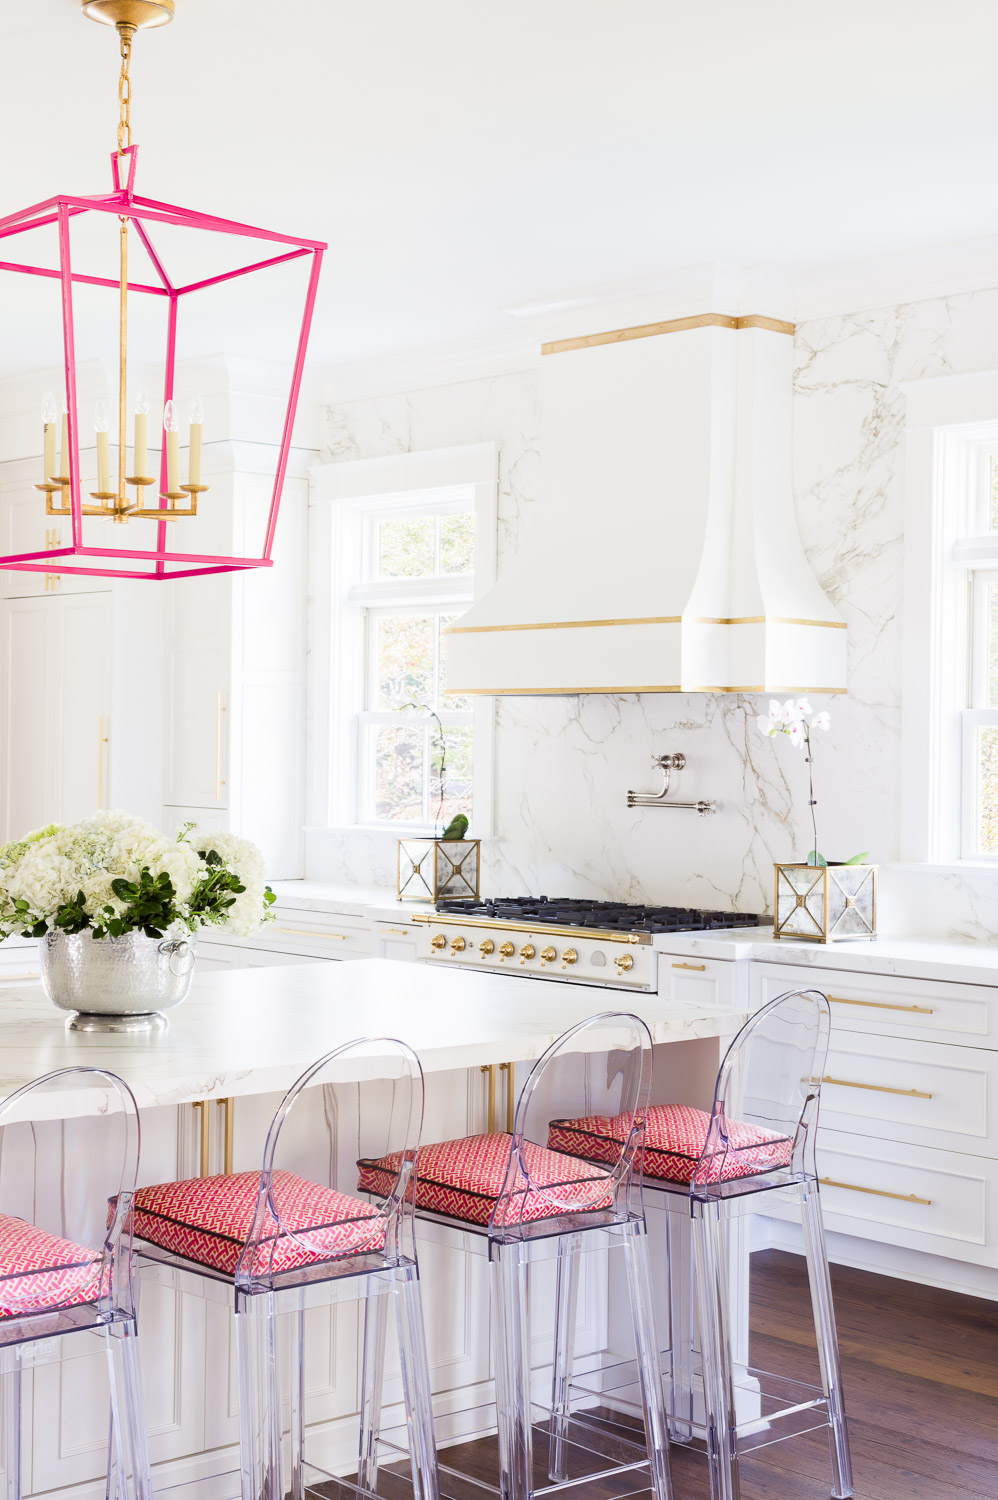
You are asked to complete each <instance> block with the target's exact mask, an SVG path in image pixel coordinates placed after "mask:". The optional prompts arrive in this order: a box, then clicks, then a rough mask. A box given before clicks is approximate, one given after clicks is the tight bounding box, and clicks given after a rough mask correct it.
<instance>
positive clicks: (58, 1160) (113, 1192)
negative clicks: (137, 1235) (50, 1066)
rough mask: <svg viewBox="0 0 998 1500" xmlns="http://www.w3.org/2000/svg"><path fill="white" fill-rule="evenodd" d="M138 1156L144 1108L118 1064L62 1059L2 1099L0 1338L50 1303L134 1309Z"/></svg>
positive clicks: (73, 1317)
mask: <svg viewBox="0 0 998 1500" xmlns="http://www.w3.org/2000/svg"><path fill="white" fill-rule="evenodd" d="M138 1162H139V1114H138V1109H137V1107H136V1104H135V1098H134V1096H133V1094H132V1091H131V1089H130V1088H129V1087H128V1085H127V1083H125V1082H124V1080H123V1079H121V1078H119V1077H118V1075H117V1074H116V1073H110V1072H108V1071H107V1070H106V1069H103V1068H86V1067H75V1068H61V1069H59V1070H58V1071H57V1072H53V1073H46V1074H44V1075H43V1076H42V1077H41V1078H36V1079H34V1080H33V1081H32V1082H31V1083H28V1084H25V1085H24V1087H23V1088H20V1089H18V1090H17V1091H16V1092H15V1093H13V1094H10V1095H9V1096H8V1097H7V1098H6V1099H5V1100H4V1101H3V1103H2V1104H0V1262H2V1263H3V1279H2V1280H0V1343H2V1342H6V1341H8V1340H12V1339H16V1338H17V1337H18V1336H20V1337H23V1336H24V1332H23V1327H22V1331H21V1332H20V1334H19V1331H18V1326H17V1325H18V1323H19V1322H20V1323H22V1325H23V1320H24V1319H33V1318H37V1316H39V1314H40V1313H41V1312H42V1311H44V1313H45V1316H46V1317H54V1318H55V1319H56V1321H57V1322H58V1321H59V1314H58V1313H57V1312H53V1309H58V1308H70V1309H74V1312H73V1313H72V1314H66V1315H65V1317H64V1318H63V1319H62V1321H63V1322H67V1323H69V1322H78V1321H80V1320H82V1319H85V1318H87V1317H92V1316H93V1313H94V1311H96V1313H97V1315H98V1316H99V1317H101V1318H110V1317H111V1316H112V1314H113V1313H115V1312H120V1313H124V1314H125V1315H126V1316H131V1314H132V1313H133V1312H134V1306H135V1302H134V1290H133V1281H132V1238H131V1236H132V1229H131V1210H132V1198H133V1195H134V1192H135V1179H136V1174H137V1171H138ZM34 1231H38V1232H39V1233H38V1234H35V1233H34ZM47 1236H52V1237H53V1239H52V1240H49V1239H47V1238H43V1237H47ZM91 1303H92V1304H94V1306H93V1308H91V1310H90V1312H89V1313H88V1312H86V1311H85V1309H86V1308H87V1307H88V1305H89V1304H91ZM53 1331H54V1330H53Z"/></svg>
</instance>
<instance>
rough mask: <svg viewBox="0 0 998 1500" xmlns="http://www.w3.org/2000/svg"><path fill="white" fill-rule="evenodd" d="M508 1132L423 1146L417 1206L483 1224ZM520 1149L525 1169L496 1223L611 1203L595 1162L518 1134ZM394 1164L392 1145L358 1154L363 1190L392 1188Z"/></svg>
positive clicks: (498, 1188) (495, 1194) (500, 1180)
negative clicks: (383, 1151)
mask: <svg viewBox="0 0 998 1500" xmlns="http://www.w3.org/2000/svg"><path fill="white" fill-rule="evenodd" d="M512 1139H513V1138H512V1136H510V1135H506V1134H505V1133H503V1132H500V1131H496V1132H493V1133H492V1134H490V1135H469V1136H465V1137H463V1138H462V1139H460V1140H456V1141H438V1142H437V1143H436V1144H435V1145H432V1146H421V1147H420V1148H419V1161H418V1166H417V1170H416V1199H415V1202H416V1207H417V1208H423V1209H426V1210H428V1211H429V1212H431V1213H438V1214H446V1215H447V1217H448V1218H451V1219H464V1220H466V1221H467V1222H468V1223H469V1224H488V1223H489V1222H490V1221H491V1219H492V1213H493V1210H494V1209H495V1206H496V1203H497V1201H498V1199H499V1196H500V1194H501V1193H502V1190H503V1186H504V1184H505V1182H506V1170H507V1167H508V1165H509V1151H510V1145H511V1144H512ZM523 1156H524V1160H525V1163H526V1168H527V1176H524V1174H523V1172H522V1170H518V1173H517V1180H516V1182H515V1183H514V1185H513V1191H512V1192H511V1194H510V1196H509V1198H508V1199H507V1201H506V1202H505V1203H504V1204H503V1206H502V1208H501V1209H500V1213H499V1215H498V1217H497V1221H496V1222H497V1223H498V1222H502V1223H506V1224H513V1223H517V1222H519V1221H520V1220H521V1219H523V1220H531V1221H536V1220H538V1219H550V1218H554V1217H558V1216H560V1215H561V1214H565V1213H584V1212H587V1211H590V1210H593V1209H602V1208H609V1207H611V1206H612V1203H613V1194H612V1192H611V1190H610V1189H609V1187H608V1186H607V1174H606V1173H605V1172H603V1171H601V1170H600V1169H599V1168H598V1167H594V1166H591V1165H590V1164H589V1163H585V1164H584V1163H582V1162H580V1161H577V1160H572V1158H571V1157H568V1156H562V1155H560V1154H559V1153H558V1152H556V1151H546V1150H545V1149H544V1147H543V1146H535V1145H534V1144H533V1143H532V1142H531V1141H525V1142H524V1146H523ZM400 1165H401V1163H400V1158H399V1156H398V1154H397V1153H392V1155H390V1156H382V1157H380V1158H379V1159H378V1160H376V1161H370V1160H361V1161H359V1162H358V1163H357V1166H358V1168H359V1169H360V1177H359V1186H360V1188H361V1190H362V1191H364V1192H368V1193H375V1194H377V1195H379V1196H381V1197H384V1196H385V1194H387V1193H390V1192H391V1191H392V1189H393V1188H394V1186H395V1184H396V1182H397V1180H398V1175H399V1169H400ZM537 1189H543V1191H536V1190H537Z"/></svg>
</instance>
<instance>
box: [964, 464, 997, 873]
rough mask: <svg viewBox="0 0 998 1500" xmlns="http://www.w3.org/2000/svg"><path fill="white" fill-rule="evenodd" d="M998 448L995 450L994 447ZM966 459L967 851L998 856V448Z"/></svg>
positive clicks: (966, 855) (985, 856)
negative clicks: (968, 525) (968, 524)
mask: <svg viewBox="0 0 998 1500" xmlns="http://www.w3.org/2000/svg"><path fill="white" fill-rule="evenodd" d="M992 450H994V451H992ZM968 458H969V462H968V464H967V484H968V495H967V507H966V510H967V517H966V519H967V521H968V522H969V523H970V528H969V534H968V535H965V536H963V537H961V538H959V539H958V540H957V542H956V544H955V546H954V549H953V551H954V561H955V562H956V563H957V564H958V565H959V566H960V567H962V568H965V569H966V572H967V579H966V587H967V622H966V645H967V661H966V670H965V685H966V686H965V691H966V707H965V708H963V710H962V712H961V715H960V717H961V776H960V780H961V813H962V816H961V824H962V827H961V852H962V855H963V858H964V859H996V858H998V447H996V446H995V445H993V444H992V443H989V442H987V441H986V440H985V442H984V443H981V444H975V445H974V447H973V449H972V451H971V453H970V454H969V455H968Z"/></svg>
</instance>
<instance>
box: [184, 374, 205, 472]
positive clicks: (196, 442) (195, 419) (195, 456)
mask: <svg viewBox="0 0 998 1500" xmlns="http://www.w3.org/2000/svg"><path fill="white" fill-rule="evenodd" d="M203 422H204V407H203V406H202V405H201V397H200V396H195V397H194V399H193V401H192V402H191V409H190V423H191V448H190V454H189V473H188V475H187V483H188V484H189V485H191V486H194V485H199V484H200V483H201V433H202V431H203V426H202V424H203Z"/></svg>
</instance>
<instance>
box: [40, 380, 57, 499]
mask: <svg viewBox="0 0 998 1500" xmlns="http://www.w3.org/2000/svg"><path fill="white" fill-rule="evenodd" d="M58 415H59V408H58V407H57V406H56V404H55V397H54V396H53V394H52V392H51V391H46V392H45V395H44V396H43V397H42V437H43V458H42V469H43V470H44V473H43V474H42V483H43V484H51V482H52V475H53V474H54V473H55V424H56V418H57V417H58Z"/></svg>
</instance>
